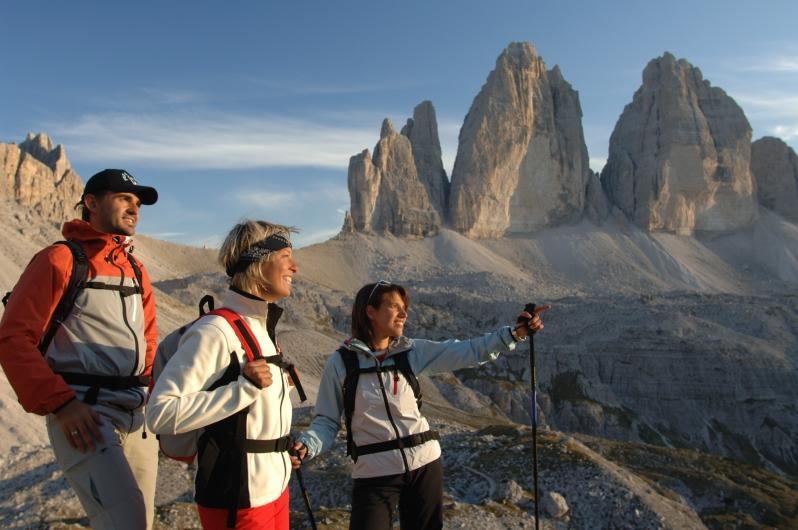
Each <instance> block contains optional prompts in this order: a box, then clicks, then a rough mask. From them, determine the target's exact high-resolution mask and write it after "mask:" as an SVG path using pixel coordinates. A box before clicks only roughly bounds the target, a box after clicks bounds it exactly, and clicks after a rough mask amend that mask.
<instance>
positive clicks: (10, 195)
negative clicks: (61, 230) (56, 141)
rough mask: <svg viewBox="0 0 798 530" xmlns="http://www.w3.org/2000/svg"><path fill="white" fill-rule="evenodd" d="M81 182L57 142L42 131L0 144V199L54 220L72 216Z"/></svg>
mask: <svg viewBox="0 0 798 530" xmlns="http://www.w3.org/2000/svg"><path fill="white" fill-rule="evenodd" d="M82 192H83V183H82V182H81V179H80V176H78V174H77V173H75V171H74V170H73V169H72V166H71V164H70V163H69V160H68V159H67V156H66V152H65V151H64V148H63V147H62V146H61V145H58V146H56V147H55V148H53V143H52V141H51V140H50V138H49V137H48V136H47V135H46V134H38V135H35V136H34V135H33V134H28V137H27V138H26V139H25V141H24V142H22V143H21V144H19V146H17V145H15V144H0V198H2V199H11V200H14V201H16V202H18V203H19V204H21V205H23V206H29V207H31V208H32V209H33V210H35V211H37V212H38V213H40V214H42V215H43V216H45V217H46V218H48V219H52V220H54V221H59V222H60V221H64V220H66V219H70V218H72V217H74V214H75V210H74V206H75V204H76V203H77V202H78V201H79V200H80V197H81V194H82Z"/></svg>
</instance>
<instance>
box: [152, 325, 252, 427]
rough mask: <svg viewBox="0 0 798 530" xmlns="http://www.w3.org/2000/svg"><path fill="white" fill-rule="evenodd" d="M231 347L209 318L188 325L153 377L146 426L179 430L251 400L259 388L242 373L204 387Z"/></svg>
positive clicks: (206, 421)
mask: <svg viewBox="0 0 798 530" xmlns="http://www.w3.org/2000/svg"><path fill="white" fill-rule="evenodd" d="M234 349H235V348H233V347H231V345H230V344H229V342H228V339H227V336H226V334H225V332H224V331H223V329H222V328H221V327H219V326H217V325H216V324H215V323H214V322H213V320H208V321H200V322H197V323H196V324H194V325H193V326H191V328H189V329H188V331H186V334H185V335H184V336H183V338H182V339H181V341H180V345H179V346H178V349H177V351H176V352H175V354H174V356H173V357H172V358H171V359H169V362H168V363H166V367H165V368H164V371H163V372H162V373H161V375H160V376H159V377H158V380H157V381H156V382H155V386H154V387H153V389H152V394H151V395H150V399H149V402H148V403H147V427H148V428H149V429H150V430H151V431H152V432H154V433H156V434H180V433H184V432H188V431H193V430H194V429H199V428H201V427H205V426H207V425H210V424H212V423H216V422H217V421H221V420H223V419H225V418H227V417H229V416H232V415H233V414H235V413H236V412H238V411H240V410H242V409H244V408H246V407H248V406H249V405H251V404H252V403H253V402H254V401H255V400H256V399H257V398H258V395H259V393H260V391H261V390H260V389H259V388H258V387H257V386H255V385H254V384H253V383H251V382H250V381H249V380H248V379H246V378H245V377H244V376H243V375H239V376H238V378H237V379H236V380H234V381H232V382H230V383H228V384H226V385H222V386H220V387H217V388H214V389H213V390H208V388H210V386H211V385H213V383H214V381H216V380H218V379H219V377H221V375H222V374H223V373H224V372H225V370H226V369H227V367H228V366H229V365H230V352H232V351H234Z"/></svg>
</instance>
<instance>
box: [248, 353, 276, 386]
mask: <svg viewBox="0 0 798 530" xmlns="http://www.w3.org/2000/svg"><path fill="white" fill-rule="evenodd" d="M244 377H246V378H247V379H249V380H250V381H251V382H252V383H253V384H254V385H255V386H257V387H258V388H266V387H267V386H269V385H271V384H272V371H271V369H270V368H269V363H267V362H266V359H255V360H254V361H250V362H248V363H247V364H245V365H244Z"/></svg>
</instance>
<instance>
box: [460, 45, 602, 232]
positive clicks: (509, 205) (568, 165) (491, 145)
mask: <svg viewBox="0 0 798 530" xmlns="http://www.w3.org/2000/svg"><path fill="white" fill-rule="evenodd" d="M581 118H582V109H581V107H580V105H579V96H578V94H577V92H576V91H575V90H573V89H572V88H571V86H570V85H569V84H568V83H567V82H566V81H565V80H564V79H563V77H562V74H561V73H560V70H559V68H558V67H555V68H554V69H552V70H551V71H548V72H547V71H546V66H545V64H544V63H543V60H542V59H541V58H540V57H538V56H537V55H536V52H535V49H534V47H533V46H532V45H531V44H529V43H513V44H511V45H510V46H508V47H507V49H506V50H504V52H502V54H501V55H500V56H499V58H498V59H497V61H496V68H495V70H493V72H491V73H490V75H489V76H488V80H487V82H486V83H485V85H484V86H483V87H482V90H481V91H480V93H479V94H478V95H477V97H476V98H475V99H474V103H473V104H472V105H471V109H470V110H469V112H468V115H467V116H466V119H465V122H464V123H463V128H462V129H461V131H460V141H459V147H458V151H457V159H456V161H455V165H454V170H453V172H452V189H451V197H450V206H449V208H450V213H451V217H450V219H451V225H452V227H453V228H454V229H455V230H458V231H459V232H462V233H463V234H465V235H467V236H469V237H500V236H502V235H504V234H505V233H508V232H531V231H534V230H537V229H540V228H543V227H546V226H554V225H557V224H561V223H565V222H569V221H574V220H577V219H579V218H580V217H581V215H582V212H583V210H584V205H585V192H586V188H587V184H588V181H589V179H590V176H591V172H590V169H589V166H588V155H587V148H586V147H585V142H584V136H583V133H582V123H581Z"/></svg>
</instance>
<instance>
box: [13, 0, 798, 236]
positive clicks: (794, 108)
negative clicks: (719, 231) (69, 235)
mask: <svg viewBox="0 0 798 530" xmlns="http://www.w3.org/2000/svg"><path fill="white" fill-rule="evenodd" d="M2 19H3V23H2V27H3V30H2V32H0V46H1V47H2V48H1V49H2V50H3V56H2V57H3V58H2V62H0V64H2V70H3V82H2V83H0V102H2V103H0V141H2V142H12V141H15V142H19V141H21V140H23V139H24V136H25V134H27V132H28V131H35V132H38V131H41V132H46V133H48V134H50V136H51V137H52V138H53V140H54V141H55V142H57V143H62V144H64V145H65V147H66V149H67V154H68V155H69V157H70V159H71V161H72V163H73V165H74V166H75V168H76V169H77V171H78V172H79V173H80V175H81V176H82V177H83V178H84V179H85V178H88V177H89V176H91V175H92V174H93V173H94V172H95V171H97V170H99V169H102V168H105V167H123V168H126V169H127V170H128V171H130V172H131V173H132V174H133V175H134V176H136V177H137V178H138V179H139V180H140V181H141V182H142V183H146V184H151V185H154V186H156V187H157V188H158V190H159V192H160V195H161V199H160V200H159V202H158V204H157V205H155V206H153V207H150V208H147V209H146V210H145V211H144V213H143V218H142V221H141V224H140V227H139V230H140V232H143V233H146V234H149V235H153V236H156V237H161V238H163V239H169V240H172V241H177V242H184V243H191V244H198V245H201V244H210V245H215V244H218V242H219V238H220V237H221V236H222V235H223V234H225V233H226V232H227V230H228V229H229V228H230V227H231V226H232V224H233V223H235V222H236V221H238V220H239V219H241V218H242V217H257V218H263V219H268V220H272V221H275V222H281V223H286V224H291V225H296V226H298V227H300V228H301V229H302V232H301V233H300V235H299V236H298V237H297V242H298V243H299V244H308V243H311V242H317V241H322V240H324V239H326V238H328V237H330V236H332V235H334V234H335V233H336V232H337V231H338V229H339V228H340V226H341V222H342V219H343V212H344V211H345V210H346V209H348V207H349V196H348V192H347V189H346V168H347V165H348V162H349V157H350V156H352V155H354V154H356V153H358V152H360V151H362V150H363V149H365V148H369V149H373V147H374V144H375V143H376V142H377V140H378V137H379V131H380V124H381V122H382V119H383V118H384V117H390V118H392V119H393V121H394V123H395V124H396V125H397V128H398V127H401V125H402V124H404V122H405V120H406V119H407V118H408V117H409V116H410V115H411V114H412V110H413V107H414V106H415V105H416V104H418V103H419V102H421V101H423V100H425V99H429V100H431V101H432V102H433V104H434V106H435V108H436V111H437V115H438V122H439V130H440V134H441V143H442V147H443V155H444V164H445V165H446V166H447V169H448V170H449V171H450V170H451V167H452V165H453V162H454V158H455V155H456V150H457V135H458V132H459V128H460V125H461V124H462V121H463V118H464V117H465V115H466V113H467V112H468V109H469V106H470V105H471V102H472V100H473V98H474V97H475V96H476V94H477V93H478V91H479V89H480V87H481V86H482V84H483V83H484V81H485V79H486V77H487V75H488V73H489V72H490V71H491V70H492V69H493V67H494V64H495V61H496V57H497V56H498V55H499V54H500V53H501V51H502V50H503V49H504V48H505V47H506V46H507V45H508V44H509V43H510V42H512V41H529V42H532V43H533V44H534V45H535V47H536V48H537V51H538V53H539V54H540V55H541V56H542V57H543V58H544V60H545V61H546V64H547V66H548V67H549V68H551V67H553V66H554V65H555V64H559V65H560V67H561V69H562V72H563V75H564V77H565V78H566V80H568V81H569V82H570V83H571V84H572V85H573V87H574V88H575V89H576V90H578V91H579V95H580V100H581V103H582V110H583V113H584V118H583V127H584V131H585V137H586V142H587V146H588V150H589V153H590V157H591V165H592V166H593V167H594V169H597V170H598V169H600V167H601V165H602V164H603V161H604V159H605V158H606V156H607V144H608V142H609V136H610V134H611V132H612V129H613V127H614V126H615V122H616V120H617V119H618V116H619V115H620V113H621V111H622V110H623V107H624V105H626V104H627V103H629V102H630V101H631V99H632V95H633V93H634V91H635V90H636V89H637V88H638V87H639V85H640V80H641V73H642V70H643V68H644V66H645V65H646V63H647V62H648V61H649V60H651V59H653V58H655V57H658V56H660V55H661V54H662V53H663V52H664V51H666V50H667V51H670V52H671V53H673V54H674V55H676V56H677V57H679V58H685V59H687V60H688V61H690V62H691V63H692V64H693V65H694V66H697V67H699V68H700V69H701V71H702V72H703V74H704V77H705V78H706V79H708V80H709V81H710V82H711V83H712V84H713V85H715V86H719V87H721V88H723V89H724V90H726V92H727V93H729V94H730V95H731V96H732V97H734V98H735V100H736V101H737V103H738V104H739V105H740V106H741V107H742V108H743V110H744V111H745V113H746V115H747V117H748V119H749V121H750V122H751V125H752V127H753V136H754V139H756V138H759V137H761V136H764V135H775V136H779V137H781V138H782V139H784V140H785V141H787V142H788V143H789V144H790V145H791V146H792V147H793V148H794V149H797V150H798V36H797V35H798V34H797V33H796V31H795V27H796V20H798V2H794V1H786V0H785V1H766V0H765V1H762V2H757V3H754V2H750V1H744V2H743V1H704V2H702V1H699V0H693V1H691V2H686V1H671V2H642V1H636V2H632V1H618V2H613V1H610V0H607V1H604V2H589V1H585V2H575V1H567V0H563V1H558V2H534V1H503V0H494V1H492V2H485V1H473V2H472V1H437V2H435V1H427V2H415V1H403V2H380V1H372V2H368V3H367V2H360V1H341V2H329V1H328V2H322V1H306V2H268V1H263V0H262V1H258V2H255V1H229V2H206V1H194V2H187V1H171V2H163V1H162V2H153V1H139V2H126V3H119V2H107V1H104V2H100V1H79V2H52V3H47V4H42V3H31V2H13V3H6V4H4V6H3V9H2Z"/></svg>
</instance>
